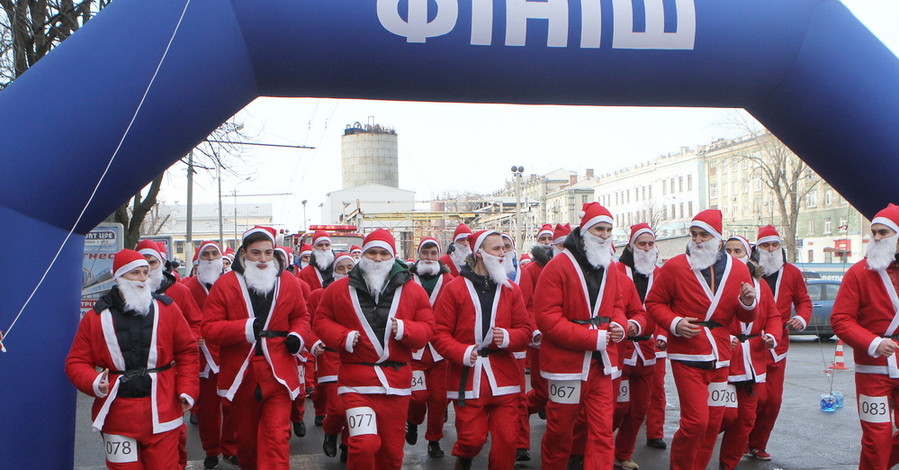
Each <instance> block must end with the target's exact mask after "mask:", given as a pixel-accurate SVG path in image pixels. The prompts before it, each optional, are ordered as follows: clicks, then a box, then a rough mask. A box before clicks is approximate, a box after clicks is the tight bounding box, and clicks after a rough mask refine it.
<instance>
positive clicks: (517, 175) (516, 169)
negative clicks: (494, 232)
mask: <svg viewBox="0 0 899 470" xmlns="http://www.w3.org/2000/svg"><path fill="white" fill-rule="evenodd" d="M522 173H524V167H523V166H520V165H519V166H515V165H512V177H513V178H514V180H515V236H516V238H517V240H518V241H517V243H518V245H519V246H522V247H523V246H524V233H523V232H522V230H521V229H522V227H521V174H522Z"/></svg>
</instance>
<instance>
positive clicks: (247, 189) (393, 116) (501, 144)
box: [161, 0, 899, 231]
mask: <svg viewBox="0 0 899 470" xmlns="http://www.w3.org/2000/svg"><path fill="white" fill-rule="evenodd" d="M843 3H844V4H846V5H847V6H848V7H849V8H850V9H851V10H852V11H853V13H854V14H855V15H856V16H857V17H858V18H859V19H860V20H861V21H862V22H863V23H865V24H866V25H867V26H868V28H870V29H871V30H872V31H873V32H874V34H876V35H877V36H878V37H879V38H880V39H881V41H883V42H884V43H885V44H886V45H887V46H888V47H889V48H890V49H891V50H892V51H893V52H894V53H896V54H897V55H899V0H843ZM728 112H731V111H728V110H722V109H709V108H636V107H632V108H622V107H573V106H520V105H476V104H457V103H405V102H389V101H362V100H335V99H301V98H259V99H257V100H256V101H254V102H253V103H251V104H250V105H249V106H247V107H246V108H245V109H244V110H243V111H241V112H240V113H238V115H237V118H238V119H239V120H240V121H242V122H243V123H244V125H245V126H246V129H247V130H248V132H249V134H250V135H251V137H252V139H253V140H255V141H257V142H266V143H278V144H291V145H307V146H312V147H315V150H296V149H290V150H282V149H270V148H261V147H247V150H246V157H245V160H246V162H245V164H241V165H238V166H237V167H236V168H235V169H236V170H237V171H239V172H241V173H244V174H245V175H246V176H249V177H250V178H251V179H250V180H247V181H243V182H240V180H241V179H242V178H237V177H232V176H226V177H225V178H223V182H222V192H223V194H224V195H230V194H232V192H233V191H234V190H235V187H236V191H237V194H238V195H240V194H260V193H293V195H292V196H279V197H255V198H254V197H240V198H238V199H239V201H238V202H241V203H248V202H272V203H273V204H274V214H273V215H274V219H275V223H276V225H278V226H279V227H284V228H287V229H290V230H291V231H296V230H298V229H300V228H301V227H302V225H303V224H302V222H301V220H302V217H303V216H302V205H301V203H300V201H302V200H304V199H306V200H308V204H307V217H308V218H309V219H310V223H318V222H320V214H321V213H320V209H319V207H318V206H319V204H321V203H322V202H323V201H324V199H325V194H326V193H327V192H329V191H333V190H337V189H340V183H341V180H340V137H341V135H342V134H343V129H344V128H345V127H346V126H347V125H348V124H352V123H354V122H356V121H359V122H362V123H363V124H365V123H366V122H367V121H368V119H369V117H370V116H371V117H373V118H374V120H375V122H376V123H378V124H381V125H386V126H390V127H394V128H395V129H396V130H397V133H398V134H399V164H400V187H401V188H403V189H409V190H413V191H415V192H416V200H421V201H424V200H428V199H430V198H431V197H432V196H434V195H436V194H439V193H444V192H447V191H452V192H460V191H476V192H491V191H493V190H496V189H498V188H500V187H501V186H502V185H503V182H504V181H505V180H507V179H509V178H510V175H511V173H510V171H509V168H510V167H511V166H512V165H521V166H524V168H525V174H530V173H538V174H540V173H547V172H549V171H552V170H554V169H556V168H565V169H570V170H577V171H578V172H579V173H581V174H583V172H584V170H585V169H587V168H593V169H595V170H596V172H597V173H598V174H599V173H603V172H606V171H609V170H614V169H617V168H621V167H623V166H627V165H628V164H629V162H639V161H646V160H650V159H652V158H654V157H655V156H657V155H661V154H665V153H669V152H676V151H678V149H679V148H680V147H681V146H696V145H700V144H705V143H708V142H710V141H712V140H715V139H717V138H720V137H732V136H733V132H734V131H733V130H731V129H728V128H727V127H726V126H723V125H722V124H721V122H722V121H724V120H726V118H727V116H726V115H727V113H728ZM185 175H186V172H185V165H183V164H177V165H176V166H175V167H173V169H172V170H170V171H169V175H168V178H167V180H166V184H165V186H164V188H163V192H162V194H161V199H162V200H163V201H164V202H166V203H170V204H171V203H180V204H183V203H184V202H185V200H186V189H185V188H186V185H185ZM213 176H214V175H213V174H210V173H208V172H204V171H203V170H200V173H199V174H198V175H197V177H196V178H195V180H194V184H195V203H203V202H215V201H216V200H217V195H218V193H217V186H216V184H215V180H214V178H213ZM225 200H226V202H231V201H232V199H231V198H230V197H228V198H226V199H225Z"/></svg>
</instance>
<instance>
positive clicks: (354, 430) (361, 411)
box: [346, 406, 378, 437]
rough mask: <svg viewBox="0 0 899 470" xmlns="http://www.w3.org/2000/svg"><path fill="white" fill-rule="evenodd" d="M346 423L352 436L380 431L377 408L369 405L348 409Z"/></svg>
mask: <svg viewBox="0 0 899 470" xmlns="http://www.w3.org/2000/svg"><path fill="white" fill-rule="evenodd" d="M346 425H347V428H348V429H349V432H350V437H353V436H361V435H363V434H377V433H378V420H377V416H376V415H375V410H373V409H371V408H369V407H367V406H360V407H357V408H350V409H348V410H346Z"/></svg>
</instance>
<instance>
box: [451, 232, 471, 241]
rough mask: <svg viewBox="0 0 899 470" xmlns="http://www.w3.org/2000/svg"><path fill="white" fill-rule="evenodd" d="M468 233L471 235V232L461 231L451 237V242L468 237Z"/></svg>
mask: <svg viewBox="0 0 899 470" xmlns="http://www.w3.org/2000/svg"><path fill="white" fill-rule="evenodd" d="M469 235H471V232H462V233H460V234H458V235H456V236H455V237H453V243H456V242H457V241H459V239H460V238H468V236H469Z"/></svg>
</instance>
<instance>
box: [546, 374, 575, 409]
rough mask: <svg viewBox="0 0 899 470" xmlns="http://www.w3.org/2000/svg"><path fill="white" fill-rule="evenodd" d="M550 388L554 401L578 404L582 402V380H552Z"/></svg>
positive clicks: (550, 395) (551, 398)
mask: <svg viewBox="0 0 899 470" xmlns="http://www.w3.org/2000/svg"><path fill="white" fill-rule="evenodd" d="M548 388H549V390H548V392H549V399H550V400H551V401H552V402H553V403H561V404H567V405H576V404H578V403H580V402H581V381H580V380H550V381H549V387H548Z"/></svg>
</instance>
